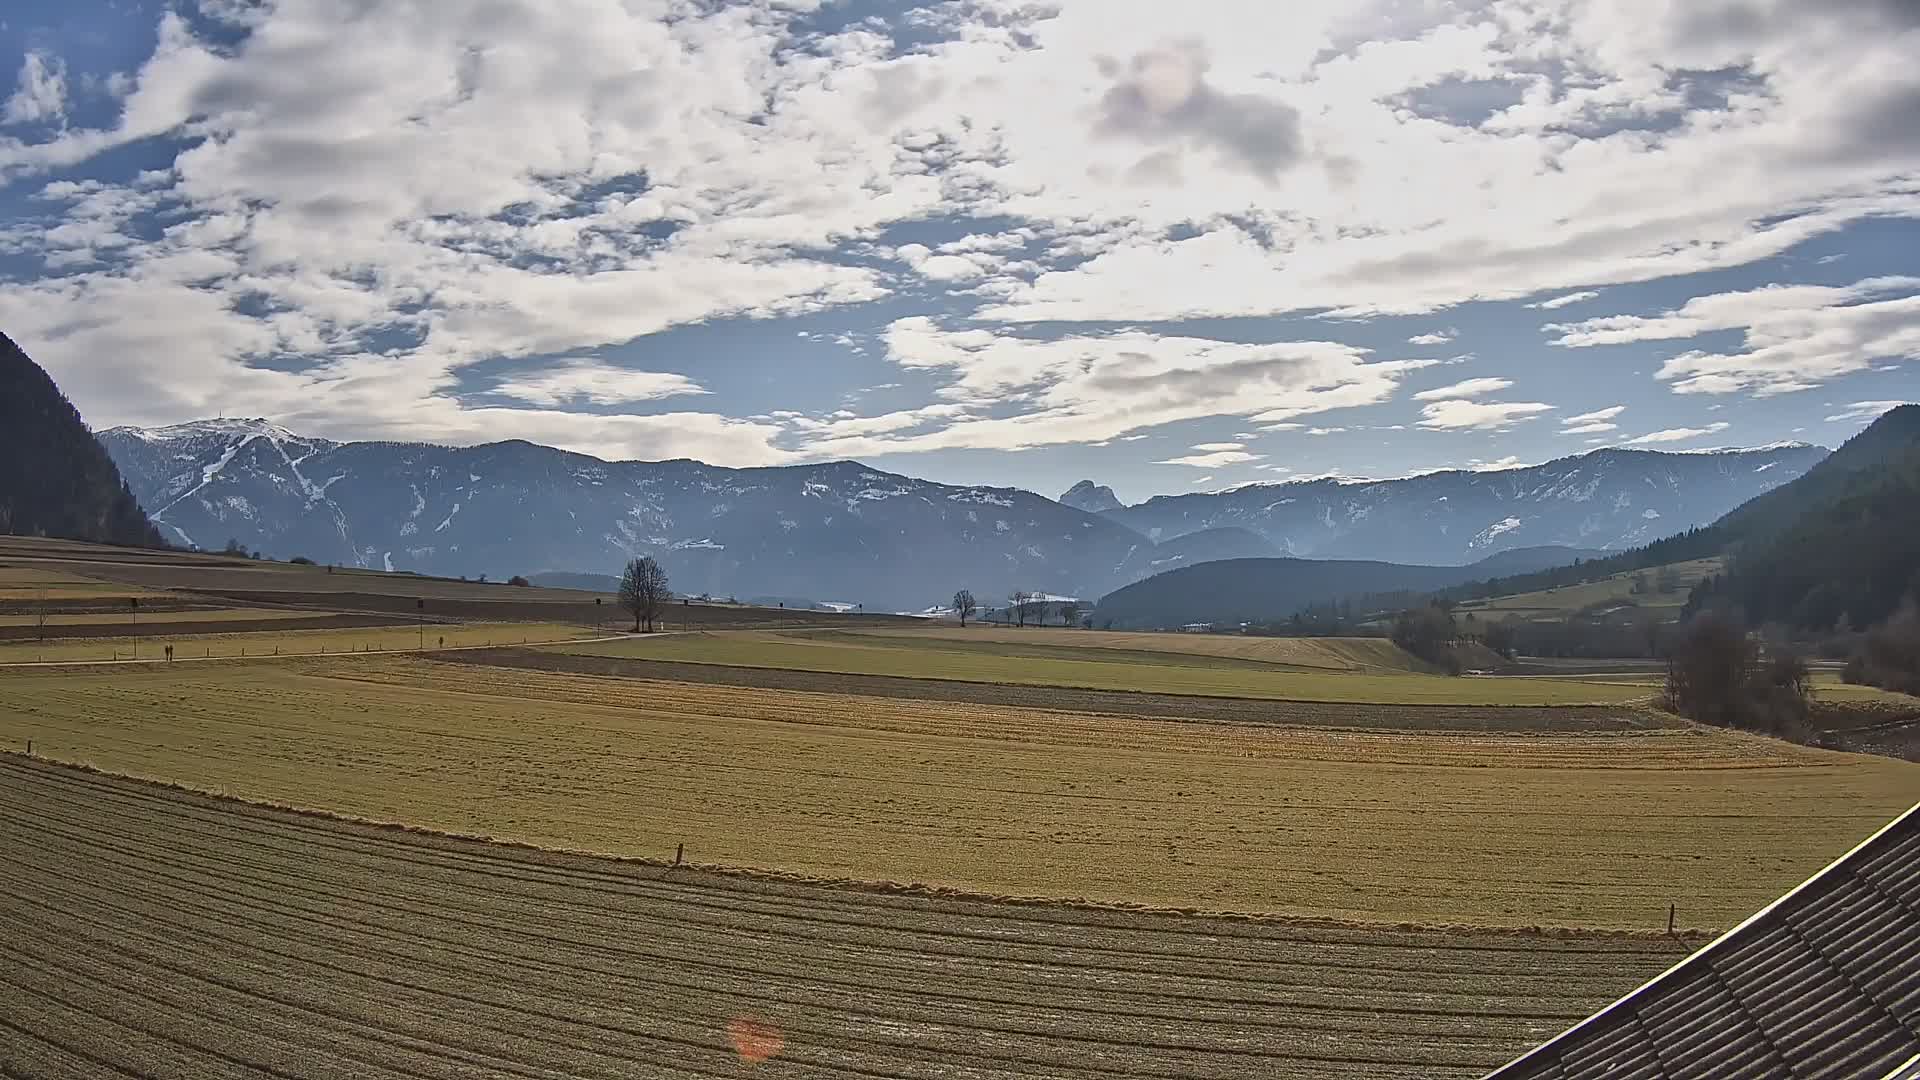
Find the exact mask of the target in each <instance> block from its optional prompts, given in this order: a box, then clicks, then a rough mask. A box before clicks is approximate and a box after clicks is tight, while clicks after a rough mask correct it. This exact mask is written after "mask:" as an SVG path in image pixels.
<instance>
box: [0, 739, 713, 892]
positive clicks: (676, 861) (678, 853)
mask: <svg viewBox="0 0 1920 1080" xmlns="http://www.w3.org/2000/svg"><path fill="white" fill-rule="evenodd" d="M27 745H28V746H29V747H31V746H32V745H33V744H32V743H28V744H27ZM686 857H687V845H685V844H681V845H680V846H679V847H676V848H674V849H673V865H675V866H679V865H680V860H681V859H684V858H686Z"/></svg>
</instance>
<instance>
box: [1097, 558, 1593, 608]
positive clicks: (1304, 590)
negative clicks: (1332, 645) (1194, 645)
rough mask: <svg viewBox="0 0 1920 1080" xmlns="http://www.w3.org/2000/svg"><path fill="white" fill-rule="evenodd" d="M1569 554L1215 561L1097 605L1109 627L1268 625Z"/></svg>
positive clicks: (1117, 594) (1173, 573) (1159, 578)
mask: <svg viewBox="0 0 1920 1080" xmlns="http://www.w3.org/2000/svg"><path fill="white" fill-rule="evenodd" d="M1575 557H1576V555H1575V553H1574V552H1573V551H1572V550H1570V549H1568V548H1560V547H1551V546H1549V547H1538V548H1525V549H1520V550H1516V551H1506V552H1501V553H1500V554H1498V555H1495V556H1492V557H1491V558H1489V559H1487V560H1483V561H1482V562H1480V563H1475V564H1473V565H1472V566H1408V565H1406V564H1403V563H1389V562H1370V561H1365V560H1348V559H1222V560H1219V561H1215V562H1204V563H1200V564H1198V565H1195V566H1187V567H1183V568H1181V569H1177V570H1169V571H1167V572H1166V573H1163V574H1156V575H1155V576H1153V577H1150V578H1148V579H1147V580H1145V581H1139V582H1135V583H1134V584H1132V585H1129V586H1127V587H1126V588H1124V589H1120V590H1118V591H1116V592H1114V593H1111V594H1109V595H1108V596H1107V597H1105V598H1104V599H1102V600H1101V601H1100V606H1099V614H1098V618H1099V619H1100V620H1101V621H1103V622H1104V621H1105V620H1108V619H1111V620H1113V622H1114V625H1116V626H1126V627H1155V626H1159V627H1165V626H1178V625H1182V624H1185V623H1195V622H1213V623H1240V622H1272V621H1278V620H1280V619H1284V618H1286V617H1287V616H1289V615H1291V614H1293V613H1294V612H1297V611H1300V610H1302V609H1303V608H1306V607H1309V606H1311V605H1315V604H1325V603H1330V602H1333V601H1337V600H1340V599H1343V598H1346V597H1358V596H1362V595H1377V594H1382V593H1425V592H1430V591H1432V590H1434V589H1439V588H1442V587H1444V586H1447V585H1451V584H1454V583H1455V582H1460V581H1466V580H1469V579H1472V578H1479V577H1484V576H1485V575H1486V573H1487V568H1488V566H1505V567H1528V566H1542V565H1547V564H1549V563H1551V562H1554V561H1559V560H1562V559H1573V558H1575Z"/></svg>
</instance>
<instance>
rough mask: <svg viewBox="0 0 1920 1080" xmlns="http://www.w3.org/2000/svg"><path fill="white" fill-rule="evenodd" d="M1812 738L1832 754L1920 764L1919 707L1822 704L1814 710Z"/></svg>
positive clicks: (1880, 704) (1876, 703)
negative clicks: (1848, 753)
mask: <svg viewBox="0 0 1920 1080" xmlns="http://www.w3.org/2000/svg"><path fill="white" fill-rule="evenodd" d="M1811 720H1812V725H1811V726H1812V729H1813V730H1812V733H1811V737H1810V738H1808V739H1807V740H1805V741H1806V742H1808V743H1811V744H1812V745H1814V746H1824V747H1826V748H1827V749H1829V750H1850V751H1853V752H1854V753H1857V754H1879V755H1881V756H1882V757H1890V758H1900V759H1901V760H1903V761H1920V704H1916V705H1913V706H1907V705H1904V704H1897V703H1893V702H1848V703H1845V704H1838V703H1823V704H1820V705H1816V706H1815V707H1814V710H1813V715H1812V717H1811Z"/></svg>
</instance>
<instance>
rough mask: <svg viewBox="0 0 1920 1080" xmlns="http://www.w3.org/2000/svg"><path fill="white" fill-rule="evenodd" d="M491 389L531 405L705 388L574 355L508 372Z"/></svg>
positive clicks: (642, 397) (615, 400)
mask: <svg viewBox="0 0 1920 1080" xmlns="http://www.w3.org/2000/svg"><path fill="white" fill-rule="evenodd" d="M493 392H494V393H496V394H499V395H501V396H503V397H510V398H518V399H519V400H521V401H525V402H529V403H531V404H534V405H564V404H567V403H568V402H588V403H591V404H594V405H624V404H629V403H631V402H636V401H654V400H657V399H659V398H668V397H676V396H678V395H681V394H704V393H706V392H707V391H706V390H705V389H703V388H702V387H701V386H700V384H699V383H697V382H694V381H693V380H692V379H689V378H687V377H686V376H685V375H677V374H674V373H672V372H664V371H630V370H626V369H623V368H617V367H608V366H606V365H604V364H602V363H600V362H598V361H596V360H592V359H578V360H567V361H563V362H561V363H559V364H556V365H554V366H552V367H548V368H544V369H541V370H537V371H524V372H520V373H518V374H515V375H512V376H509V377H507V378H505V379H502V380H501V381H500V382H499V383H498V384H496V385H495V386H494V387H493Z"/></svg>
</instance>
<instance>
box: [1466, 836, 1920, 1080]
mask: <svg viewBox="0 0 1920 1080" xmlns="http://www.w3.org/2000/svg"><path fill="white" fill-rule="evenodd" d="M1909 1069H1911V1070H1912V1075H1911V1080H1920V807H1915V808H1914V809H1913V810H1910V811H1908V812H1907V813H1906V814H1904V815H1902V816H1901V817H1900V818H1898V819H1897V820H1895V821H1894V822H1893V823H1892V824H1890V825H1888V826H1887V827H1886V828H1885V829H1882V830H1881V831H1880V832H1878V833H1876V834H1875V835H1874V836H1872V837H1871V838H1869V839H1868V840H1867V841H1866V842H1864V843H1862V844H1861V845H1860V846H1859V847H1857V848H1855V849H1854V850H1853V851H1851V852H1849V853H1847V854H1846V855H1845V856H1843V857H1841V858H1840V859H1838V860H1837V861H1835V862H1834V863H1833V864H1832V865H1831V866H1829V867H1827V868H1826V869H1825V870H1822V871H1821V872H1820V873H1819V874H1816V875H1815V876H1814V877H1813V878H1811V879H1810V880H1808V881H1807V882H1806V883H1805V884H1803V885H1801V886H1800V887H1799V888H1798V889H1795V890H1794V891H1792V892H1790V893H1788V894H1787V895H1786V896H1784V897H1781V898H1780V899H1779V900H1778V901H1776V902H1774V903H1773V904H1772V905H1770V906H1768V907H1767V908H1766V909H1764V910H1762V911H1761V912H1759V913H1758V914H1756V915H1754V916H1753V917H1752V918H1750V919H1748V920H1747V921H1746V922H1744V923H1742V924H1740V925H1739V926H1737V927H1735V928H1734V929H1732V930H1730V931H1728V932H1727V933H1726V934H1723V935H1721V936H1720V937H1719V938H1717V939H1715V940H1714V941H1713V942H1711V943H1710V944H1708V945H1707V946H1705V947H1704V948H1702V949H1700V950H1699V951H1698V952H1696V953H1694V954H1693V955H1692V956H1690V957H1688V958H1687V959H1686V960H1685V961H1684V962H1682V963H1680V964H1678V965H1676V966H1675V967H1674V968H1673V969H1671V970H1669V971H1668V972H1666V973H1665V974H1663V975H1661V976H1660V977H1659V978H1656V979H1654V980H1653V981H1652V982H1650V983H1648V984H1646V985H1645V986H1642V987H1641V988H1640V989H1638V990H1636V991H1634V992H1633V993H1631V994H1629V995H1627V996H1626V997H1624V998H1622V999H1621V1000H1619V1001H1617V1002H1615V1003H1614V1004H1612V1005H1610V1006H1608V1007H1607V1008H1606V1009H1603V1010H1601V1011H1600V1012H1599V1013H1596V1014H1595V1015H1594V1016H1592V1017H1590V1018H1588V1019H1587V1020H1586V1021H1584V1022H1582V1023H1581V1024H1578V1025H1576V1026H1575V1027H1573V1028H1572V1029H1570V1030H1568V1031H1567V1032H1565V1033H1564V1034H1562V1035H1560V1036H1559V1037H1558V1038H1555V1039H1553V1040H1552V1041H1550V1042H1548V1043H1546V1044H1545V1045H1543V1046H1541V1047H1540V1048H1538V1049H1536V1050H1534V1051H1533V1052H1531V1053H1529V1054H1527V1055H1525V1056H1523V1057H1521V1058H1520V1059H1519V1060H1517V1061H1515V1062H1513V1063H1512V1064H1510V1065H1507V1066H1506V1067H1505V1068H1502V1069H1498V1070H1496V1071H1495V1072H1493V1073H1492V1074H1490V1076H1489V1078H1488V1080H1896V1078H1897V1080H1910V1078H1909V1075H1908V1072H1909Z"/></svg>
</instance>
